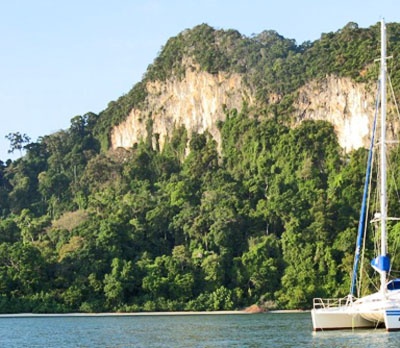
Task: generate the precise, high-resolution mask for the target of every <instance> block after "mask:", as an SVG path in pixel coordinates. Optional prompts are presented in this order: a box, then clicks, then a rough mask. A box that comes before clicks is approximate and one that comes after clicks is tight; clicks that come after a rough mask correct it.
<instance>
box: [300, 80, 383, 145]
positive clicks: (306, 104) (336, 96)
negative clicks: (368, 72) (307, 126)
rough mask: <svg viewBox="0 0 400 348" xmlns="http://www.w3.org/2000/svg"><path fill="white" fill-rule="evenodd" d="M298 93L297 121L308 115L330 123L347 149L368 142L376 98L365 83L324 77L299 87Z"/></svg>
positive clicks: (308, 117) (340, 142) (310, 117)
mask: <svg viewBox="0 0 400 348" xmlns="http://www.w3.org/2000/svg"><path fill="white" fill-rule="evenodd" d="M298 95H299V96H298V100H297V101H296V102H295V108H296V109H297V115H296V122H301V121H303V120H305V119H311V120H324V121H328V122H330V123H332V124H333V126H334V128H335V130H336V133H337V136H338V141H339V144H340V145H341V147H342V148H344V150H345V151H346V152H349V151H351V150H354V149H358V148H360V147H363V146H364V147H366V146H368V144H369V137H370V133H371V122H372V121H373V116H374V108H375V105H374V104H375V101H374V95H373V93H371V91H368V89H367V87H366V86H365V85H364V84H357V83H355V82H354V81H353V80H351V79H350V78H337V77H327V78H326V79H325V80H324V81H318V82H317V81H313V82H311V83H309V84H307V85H306V86H304V87H302V88H301V89H300V90H299V94H298Z"/></svg>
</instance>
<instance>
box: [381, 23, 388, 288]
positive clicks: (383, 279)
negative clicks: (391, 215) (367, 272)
mask: <svg viewBox="0 0 400 348" xmlns="http://www.w3.org/2000/svg"><path fill="white" fill-rule="evenodd" d="M380 75H381V83H380V85H381V139H380V152H381V156H380V157H381V182H380V185H381V194H380V210H381V211H380V213H381V256H384V257H385V256H386V254H387V242H386V239H387V237H386V221H387V197H386V177H387V174H386V25H385V21H384V19H382V20H381V72H380ZM386 273H387V272H386V271H382V272H381V292H385V291H386Z"/></svg>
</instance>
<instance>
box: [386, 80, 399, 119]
mask: <svg viewBox="0 0 400 348" xmlns="http://www.w3.org/2000/svg"><path fill="white" fill-rule="evenodd" d="M387 77H388V80H389V86H390V94H391V95H392V98H393V101H394V105H395V107H396V111H397V117H399V118H400V112H399V106H398V104H397V100H396V96H395V94H394V90H393V84H392V80H391V79H390V75H389V74H387Z"/></svg>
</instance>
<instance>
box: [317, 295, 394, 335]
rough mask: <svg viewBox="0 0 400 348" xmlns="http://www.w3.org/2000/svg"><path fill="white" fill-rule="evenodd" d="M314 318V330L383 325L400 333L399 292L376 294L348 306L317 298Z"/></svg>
mask: <svg viewBox="0 0 400 348" xmlns="http://www.w3.org/2000/svg"><path fill="white" fill-rule="evenodd" d="M342 302H343V301H342ZM332 303H335V305H332ZM336 305H337V306H336ZM311 317H312V322H313V329H314V331H322V330H340V329H364V328H376V327H380V326H384V327H385V328H386V330H387V331H398V330H400V290H395V291H388V292H387V293H385V294H384V295H382V294H381V293H376V294H373V295H369V296H366V297H363V298H361V299H359V300H357V301H355V302H351V301H348V302H347V303H345V304H341V302H340V300H338V301H337V302H332V300H329V301H324V300H322V299H316V300H315V301H314V309H313V310H312V311H311Z"/></svg>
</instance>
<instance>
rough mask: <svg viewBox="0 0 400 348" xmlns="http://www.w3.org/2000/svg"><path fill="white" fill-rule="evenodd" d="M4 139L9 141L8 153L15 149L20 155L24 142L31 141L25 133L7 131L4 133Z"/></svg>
mask: <svg viewBox="0 0 400 348" xmlns="http://www.w3.org/2000/svg"><path fill="white" fill-rule="evenodd" d="M6 139H8V140H9V141H10V147H11V148H10V150H8V153H14V151H15V150H18V151H19V153H20V155H21V156H22V149H23V148H24V144H28V143H29V142H30V141H31V138H30V137H29V136H27V135H26V134H25V133H24V134H21V133H20V132H16V133H8V134H7V135H6Z"/></svg>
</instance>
